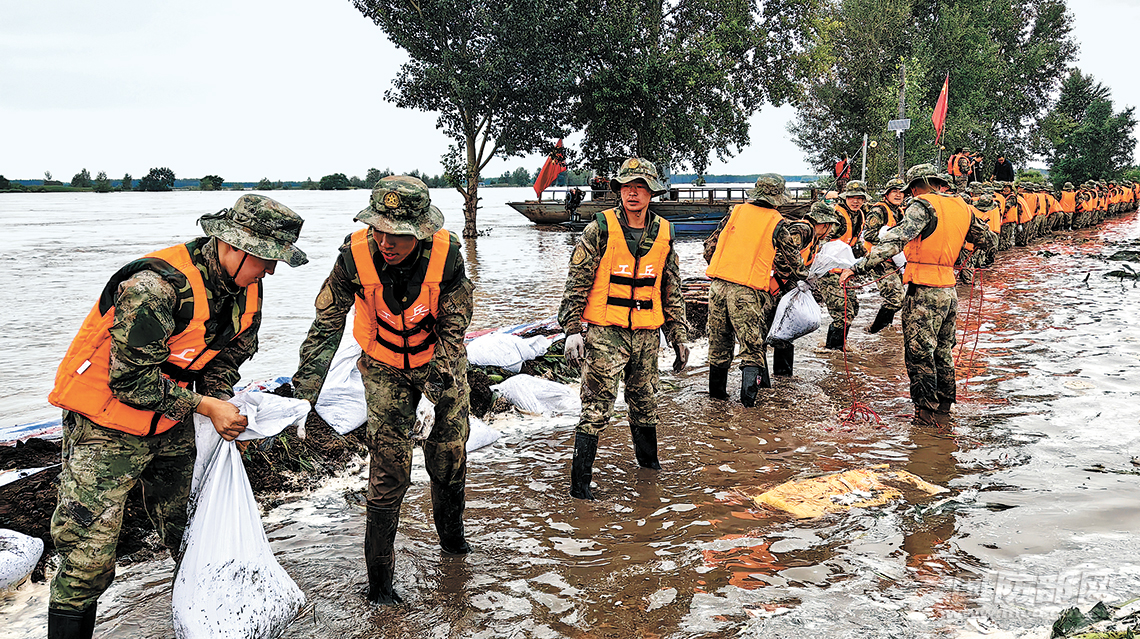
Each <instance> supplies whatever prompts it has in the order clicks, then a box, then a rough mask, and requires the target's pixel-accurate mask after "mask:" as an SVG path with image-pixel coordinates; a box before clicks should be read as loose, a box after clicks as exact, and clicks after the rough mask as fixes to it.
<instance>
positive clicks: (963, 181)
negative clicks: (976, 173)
mask: <svg viewBox="0 0 1140 639" xmlns="http://www.w3.org/2000/svg"><path fill="white" fill-rule="evenodd" d="M969 152H970V150H969V149H963V150H962V154H961V155H959V156H958V173H959V174H958V175H955V176H954V188H955V189H957V191H958V192H959V193H965V192H966V186H967V185H968V184H969V183H970V171H971V170H972V167H973V165H974V162H973V160H971V159H970V156H969Z"/></svg>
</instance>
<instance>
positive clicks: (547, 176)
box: [534, 139, 566, 200]
mask: <svg viewBox="0 0 1140 639" xmlns="http://www.w3.org/2000/svg"><path fill="white" fill-rule="evenodd" d="M554 148H556V149H561V148H562V140H561V139H559V140H558V144H555V145H554ZM565 170H566V167H565V166H563V165H562V162H561V161H560V160H556V159H554V156H553V155H551V156H550V157H548V158H546V162H545V163H544V164H543V165H542V170H541V171H539V172H538V175H536V176H534V194H535V195H537V196H538V199H540V200H541V199H542V192H543V191H545V190H546V187H548V186H550V185H551V184H554V181H555V180H557V179H558V176H559V175H562V172H563V171H565Z"/></svg>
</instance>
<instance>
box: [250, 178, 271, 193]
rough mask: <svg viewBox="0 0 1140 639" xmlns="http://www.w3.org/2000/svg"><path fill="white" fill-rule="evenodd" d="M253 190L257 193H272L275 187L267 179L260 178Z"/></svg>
mask: <svg viewBox="0 0 1140 639" xmlns="http://www.w3.org/2000/svg"><path fill="white" fill-rule="evenodd" d="M254 188H255V189H257V190H258V191H272V190H273V189H275V188H277V187H276V186H275V185H274V184H273V183H272V182H270V181H269V178H261V181H260V182H258V183H257V186H255V187H254Z"/></svg>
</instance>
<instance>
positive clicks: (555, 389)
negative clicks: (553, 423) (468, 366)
mask: <svg viewBox="0 0 1140 639" xmlns="http://www.w3.org/2000/svg"><path fill="white" fill-rule="evenodd" d="M491 390H493V391H496V392H498V393H500V394H502V396H503V397H506V398H507V399H508V400H510V402H511V403H512V404H514V405H515V407H516V408H518V409H519V410H521V411H522V412H524V413H532V414H535V415H561V414H571V415H576V414H578V413H580V412H581V411H582V400H581V398H580V397H579V396H578V391H576V390H574V389H573V388H571V387H569V386H567V385H565V384H559V383H558V382H552V381H550V380H548V379H542V378H541V377H534V376H532V375H515V376H513V377H511V378H509V379H507V380H506V381H504V382H502V383H501V384H495V385H494V386H492V387H491Z"/></svg>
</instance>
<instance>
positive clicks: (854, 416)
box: [839, 270, 895, 425]
mask: <svg viewBox="0 0 1140 639" xmlns="http://www.w3.org/2000/svg"><path fill="white" fill-rule="evenodd" d="M892 272H895V271H892V270H888V271H887V272H886V273H884V274H883V276H882V277H880V278H879V279H877V280H874V282H867V283H866V284H857V285H856V286H855V288H859V287H861V286H866V285H867V284H874V283H875V282H878V281H879V280H881V279H883V278H885V277H887V276H889V275H890V274H891V273H892ZM848 282H850V280H848ZM848 282H844V283H843V284H842V285H841V286H840V288H842V289H843V370H844V371H845V372H846V373H847V382H848V384H849V385H850V386H851V407H850V408H848V409H847V410H846V411H840V412H839V422H840V423H841V424H844V425H848V424H854V423H856V422H869V421H872V420H873V421H874V422H875V423H876V424H881V423H883V418H882V417H879V414H878V413H876V412H875V411H874V410H872V409H871V407H870V406H868V405H866V404H864V403H863V402H861V401H859V397H858V396H857V395H856V394H855V376H854V375H852V374H851V364H850V363H849V362H848V361H847V286H848Z"/></svg>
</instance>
